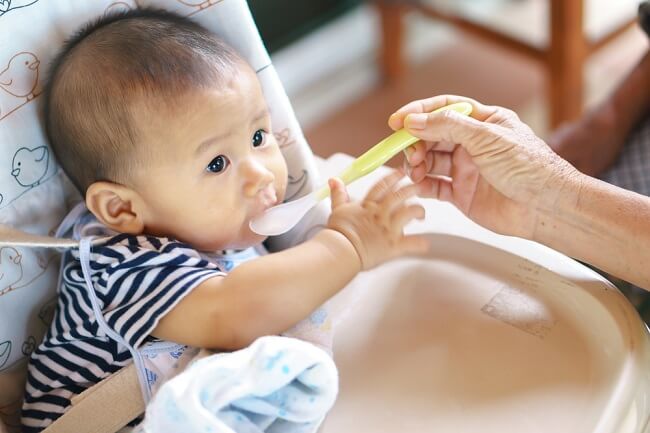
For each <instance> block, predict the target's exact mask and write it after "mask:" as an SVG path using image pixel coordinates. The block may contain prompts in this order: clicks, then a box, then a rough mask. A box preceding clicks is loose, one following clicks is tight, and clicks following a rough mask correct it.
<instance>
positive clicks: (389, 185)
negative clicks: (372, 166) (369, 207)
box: [364, 170, 404, 201]
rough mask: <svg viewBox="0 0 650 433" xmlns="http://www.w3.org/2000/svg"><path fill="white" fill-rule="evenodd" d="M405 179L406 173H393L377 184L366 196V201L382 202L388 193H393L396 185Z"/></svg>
mask: <svg viewBox="0 0 650 433" xmlns="http://www.w3.org/2000/svg"><path fill="white" fill-rule="evenodd" d="M403 177H404V173H402V172H401V171H397V170H395V171H393V172H392V173H391V174H389V175H388V176H386V177H384V178H383V179H381V180H380V181H379V182H377V183H376V184H375V185H374V186H373V187H372V188H371V189H370V191H369V192H368V194H366V198H365V200H364V201H379V200H381V199H382V198H383V197H384V196H385V195H386V193H387V192H388V191H391V190H392V189H393V187H394V186H395V184H396V183H397V182H399V181H400V180H401V179H402V178H403Z"/></svg>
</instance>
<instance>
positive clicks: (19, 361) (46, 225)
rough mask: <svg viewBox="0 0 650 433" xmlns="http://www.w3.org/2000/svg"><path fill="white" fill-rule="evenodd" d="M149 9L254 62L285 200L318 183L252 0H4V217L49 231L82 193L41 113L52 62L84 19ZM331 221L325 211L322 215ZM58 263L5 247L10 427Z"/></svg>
mask: <svg viewBox="0 0 650 433" xmlns="http://www.w3.org/2000/svg"><path fill="white" fill-rule="evenodd" d="M143 6H155V7H162V8H165V9H168V10H172V11H175V12H177V13H179V14H182V15H185V16H191V17H192V18H193V19H195V20H196V21H198V22H200V23H201V24H203V25H204V26H206V27H208V28H209V29H211V30H213V31H214V32H215V33H217V34H219V35H220V36H222V37H223V38H224V39H225V40H226V41H228V42H229V43H230V44H231V45H233V46H234V47H235V48H236V49H237V50H238V51H239V52H240V53H241V55H242V56H243V57H244V58H245V59H246V60H248V62H249V63H250V64H251V66H252V67H253V68H254V69H255V70H256V71H257V73H258V76H259V78H260V80H261V82H262V86H263V89H264V93H265V96H266V98H267V101H268V103H269V107H270V111H271V115H272V118H273V125H274V134H275V135H276V137H277V139H278V142H279V144H280V147H281V149H282V151H283V154H284V155H285V158H286V159H287V162H288V166H289V189H288V191H287V198H288V199H291V198H295V197H297V196H300V195H303V194H305V193H307V192H308V191H310V190H312V189H313V188H314V187H315V186H316V182H317V175H316V168H315V161H314V160H313V155H312V153H311V150H310V149H309V147H308V146H307V144H306V142H305V139H304V137H303V135H302V132H301V130H300V128H299V126H298V124H297V122H296V119H295V116H294V114H293V111H292V109H291V106H290V104H289V101H288V99H287V96H286V94H285V92H284V89H283V88H282V85H281V83H280V81H279V80H278V77H277V75H276V73H275V70H274V68H273V65H272V64H271V61H270V58H269V56H268V54H267V52H266V50H265V48H264V45H263V44H262V42H261V40H260V38H259V34H258V32H257V28H256V27H255V24H254V22H253V20H252V17H251V15H250V11H249V10H248V6H247V4H246V1H245V0H120V1H117V0H92V1H89V0H56V1H53V0H0V224H6V225H10V226H13V227H16V228H19V229H22V230H24V231H27V232H32V233H38V234H50V235H51V234H53V233H54V230H55V229H56V227H57V226H58V224H59V223H60V221H61V220H62V219H63V217H64V216H65V214H66V212H67V210H68V209H69V207H70V205H71V203H72V202H74V201H75V200H78V199H79V197H78V195H77V193H76V192H75V191H74V188H73V187H72V186H71V183H70V182H69V181H68V180H67V178H66V177H65V175H64V174H63V173H62V171H61V170H60V168H59V165H58V164H57V162H56V160H55V159H54V156H53V155H52V151H51V150H50V148H49V147H48V144H47V141H46V138H45V135H44V132H43V129H42V127H41V123H40V120H39V109H40V104H39V101H40V95H41V94H42V92H43V84H44V79H45V77H46V76H47V72H48V71H47V69H48V64H49V63H50V61H51V59H52V57H53V55H54V54H55V53H56V52H57V51H58V49H59V48H60V46H61V44H62V43H63V41H64V40H65V39H66V38H67V37H68V36H69V35H70V34H72V32H74V31H75V30H76V29H78V28H79V26H80V25H82V24H83V23H84V22H87V21H89V20H91V19H93V18H95V17H98V16H101V15H102V14H105V13H110V12H112V11H115V10H119V9H125V8H128V9H131V8H137V7H143ZM324 219H325V213H324V212H323V213H322V216H320V217H316V221H321V220H322V221H324ZM312 221H313V219H312ZM314 224H315V223H313V222H312V223H311V224H310V225H308V226H304V225H303V226H302V227H298V228H297V229H296V230H294V231H293V232H292V233H289V234H288V235H286V236H284V237H281V238H277V239H274V240H273V241H272V243H271V245H270V247H271V249H274V248H283V247H286V246H289V245H291V244H295V243H296V242H299V241H301V240H302V239H304V237H306V236H308V235H309V234H310V232H311V231H312V230H311V228H312V226H313V225H314ZM58 262H59V255H58V253H56V252H55V251H51V250H44V249H29V248H23V247H15V248H14V247H0V422H2V421H4V424H5V428H9V431H17V428H18V421H17V419H18V415H19V408H20V406H21V399H22V394H23V390H24V380H25V369H26V364H27V358H28V357H29V355H30V353H31V352H32V351H33V350H34V348H35V347H36V345H37V344H38V342H39V341H40V339H41V338H42V335H43V333H44V332H45V330H46V329H47V326H48V324H49V322H50V321H51V319H52V315H53V313H54V309H55V306H56V300H57V298H56V282H57V279H58ZM0 432H2V426H0Z"/></svg>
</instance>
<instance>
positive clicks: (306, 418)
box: [135, 336, 338, 433]
mask: <svg viewBox="0 0 650 433" xmlns="http://www.w3.org/2000/svg"><path fill="white" fill-rule="evenodd" d="M337 392H338V377H337V371H336V367H335V366H334V362H333V361H332V359H331V358H330V357H329V355H328V354H327V353H325V352H324V351H322V350H320V349H318V348H317V347H316V346H314V345H312V344H310V343H307V342H304V341H301V340H297V339H293V338H286V337H278V336H269V337H262V338H259V339H258V340H256V341H255V342H254V343H253V344H252V345H251V346H249V347H247V348H246V349H242V350H239V351H237V352H232V353H221V354H213V355H210V356H207V357H205V358H202V359H199V360H198V361H194V362H193V363H192V364H190V366H189V367H188V368H187V369H186V370H185V371H184V372H183V373H181V374H180V375H178V376H176V377H175V378H173V379H171V380H169V381H168V382H167V383H165V384H164V385H163V386H162V387H161V388H160V389H159V390H158V392H157V393H156V395H155V396H154V398H153V400H152V401H151V402H150V403H149V405H148V406H147V412H146V416H145V420H144V422H143V423H142V424H141V425H140V426H138V427H137V428H136V429H135V431H136V432H142V433H160V432H172V431H174V432H181V431H182V432H184V433H194V432H197V433H198V432H214V433H234V432H237V433H261V432H268V433H280V432H281V433H307V432H314V431H316V429H317V428H318V427H319V425H320V424H321V422H322V421H323V419H324V417H325V415H326V414H327V412H328V411H329V409H330V408H331V407H332V405H333V404H334V401H335V399H336V395H337Z"/></svg>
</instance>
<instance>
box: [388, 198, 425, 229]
mask: <svg viewBox="0 0 650 433" xmlns="http://www.w3.org/2000/svg"><path fill="white" fill-rule="evenodd" d="M424 215H425V212H424V208H423V207H422V206H421V205H419V204H412V205H409V206H405V207H401V208H399V209H398V210H397V211H395V213H394V214H393V218H392V222H391V225H392V226H393V229H394V230H395V231H396V233H400V232H401V231H402V230H403V229H404V226H406V225H407V224H408V223H410V222H411V221H413V220H415V219H418V220H421V219H424Z"/></svg>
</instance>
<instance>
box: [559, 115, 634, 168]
mask: <svg viewBox="0 0 650 433" xmlns="http://www.w3.org/2000/svg"><path fill="white" fill-rule="evenodd" d="M623 143H624V134H622V133H620V132H619V131H617V129H616V125H615V124H614V121H613V119H609V117H608V116H607V114H606V113H600V112H599V113H598V115H597V116H590V115H587V117H585V118H583V119H582V120H579V121H577V122H573V123H565V124H563V125H561V126H560V127H559V128H558V129H557V130H555V131H554V132H553V134H552V135H551V138H550V139H549V140H548V144H549V146H550V147H551V149H553V150H554V151H555V152H557V153H558V155H560V156H561V157H562V158H564V159H566V160H567V161H569V162H570V163H571V164H572V165H573V166H574V167H575V168H577V169H578V170H580V171H581V172H583V173H585V174H588V175H589V176H598V175H599V174H600V173H602V172H603V171H605V170H606V169H607V168H609V166H610V165H612V164H613V163H614V162H615V161H616V157H617V156H618V154H619V153H620V151H621V149H622V148H623Z"/></svg>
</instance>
